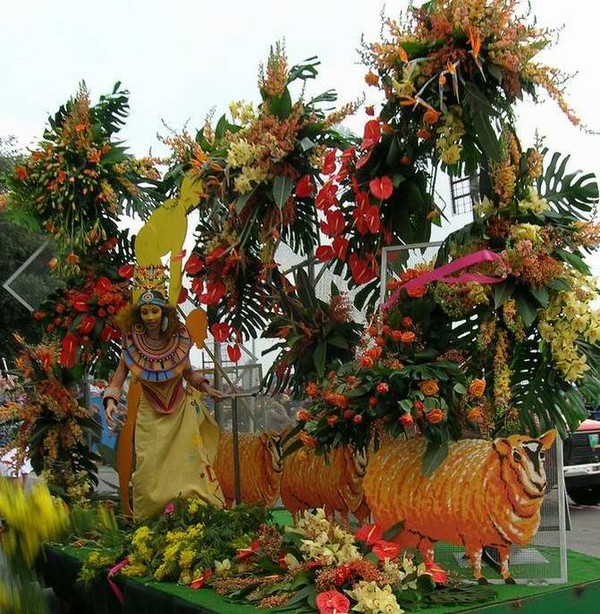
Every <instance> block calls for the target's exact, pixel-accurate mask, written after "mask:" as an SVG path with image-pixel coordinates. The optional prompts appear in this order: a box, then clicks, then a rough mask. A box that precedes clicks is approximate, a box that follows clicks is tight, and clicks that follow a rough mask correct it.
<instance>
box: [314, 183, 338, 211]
mask: <svg viewBox="0 0 600 614" xmlns="http://www.w3.org/2000/svg"><path fill="white" fill-rule="evenodd" d="M337 202H338V199H337V186H336V185H335V183H333V182H332V181H328V182H327V183H325V184H324V185H323V187H322V188H321V189H320V190H319V192H318V193H317V197H316V199H315V207H316V208H317V209H319V210H321V211H327V210H328V209H329V208H330V207H331V206H332V205H336V204H337Z"/></svg>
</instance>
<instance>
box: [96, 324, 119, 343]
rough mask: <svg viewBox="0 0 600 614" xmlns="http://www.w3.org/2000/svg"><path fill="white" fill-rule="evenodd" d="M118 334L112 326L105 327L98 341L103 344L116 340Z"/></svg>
mask: <svg viewBox="0 0 600 614" xmlns="http://www.w3.org/2000/svg"><path fill="white" fill-rule="evenodd" d="M118 338H119V333H118V332H117V331H116V330H115V329H114V328H112V326H105V327H104V328H103V329H102V332H101V333H100V341H103V342H104V343H106V342H108V341H110V340H111V339H118Z"/></svg>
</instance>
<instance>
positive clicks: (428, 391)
mask: <svg viewBox="0 0 600 614" xmlns="http://www.w3.org/2000/svg"><path fill="white" fill-rule="evenodd" d="M419 390H420V391H421V392H422V393H423V394H424V395H425V396H426V397H432V396H433V395H434V394H437V393H438V392H439V391H440V387H439V386H438V383H437V382H436V381H435V380H434V379H426V380H425V381H424V382H421V383H420V384H419Z"/></svg>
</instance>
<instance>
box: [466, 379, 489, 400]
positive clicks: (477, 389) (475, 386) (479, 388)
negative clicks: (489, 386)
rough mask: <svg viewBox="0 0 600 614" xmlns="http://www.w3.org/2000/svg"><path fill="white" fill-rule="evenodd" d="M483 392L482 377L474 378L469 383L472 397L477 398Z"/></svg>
mask: <svg viewBox="0 0 600 614" xmlns="http://www.w3.org/2000/svg"><path fill="white" fill-rule="evenodd" d="M484 392H485V380H483V379H474V380H473V381H472V382H471V383H470V384H469V394H470V395H471V396H472V397H475V398H479V397H480V396H482V395H483V393H484Z"/></svg>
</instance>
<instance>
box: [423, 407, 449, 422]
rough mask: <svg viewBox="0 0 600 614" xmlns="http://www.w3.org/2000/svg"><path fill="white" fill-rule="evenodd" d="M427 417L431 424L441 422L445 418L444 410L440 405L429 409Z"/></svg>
mask: <svg viewBox="0 0 600 614" xmlns="http://www.w3.org/2000/svg"><path fill="white" fill-rule="evenodd" d="M425 417H426V418H427V422H429V424H439V423H440V422H443V421H444V420H445V416H444V412H443V411H442V410H441V409H440V408H439V407H435V408H434V409H432V410H431V411H428V412H427V413H426V414H425Z"/></svg>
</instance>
